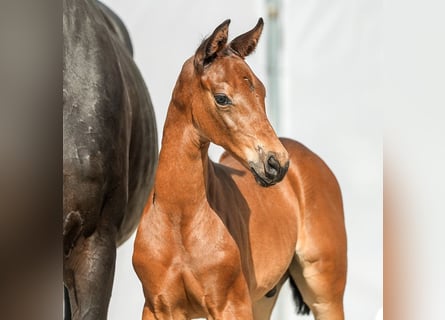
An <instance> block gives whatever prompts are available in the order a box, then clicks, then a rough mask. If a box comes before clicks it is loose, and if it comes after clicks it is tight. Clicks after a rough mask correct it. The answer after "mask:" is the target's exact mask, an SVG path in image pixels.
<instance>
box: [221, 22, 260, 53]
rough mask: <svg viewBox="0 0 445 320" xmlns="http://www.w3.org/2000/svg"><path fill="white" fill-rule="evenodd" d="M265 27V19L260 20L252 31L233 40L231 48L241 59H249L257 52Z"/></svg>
mask: <svg viewBox="0 0 445 320" xmlns="http://www.w3.org/2000/svg"><path fill="white" fill-rule="evenodd" d="M263 26H264V21H263V18H259V19H258V23H257V24H256V26H255V27H254V28H253V29H252V30H250V31H247V32H246V33H244V34H242V35H240V36H238V37H236V38H235V39H233V40H232V42H230V44H229V47H230V48H231V49H232V50H234V51H235V52H236V53H237V54H239V55H240V56H241V58H245V57H247V56H248V55H249V54H251V53H252V52H253V51H254V50H255V48H256V45H257V43H258V40H259V39H260V36H261V32H262V31H263Z"/></svg>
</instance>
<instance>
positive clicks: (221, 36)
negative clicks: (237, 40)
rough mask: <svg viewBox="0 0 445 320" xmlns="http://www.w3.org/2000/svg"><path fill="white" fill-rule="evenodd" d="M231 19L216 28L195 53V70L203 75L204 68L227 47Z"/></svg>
mask: <svg viewBox="0 0 445 320" xmlns="http://www.w3.org/2000/svg"><path fill="white" fill-rule="evenodd" d="M229 24H230V19H227V20H226V21H224V22H223V23H221V24H220V25H219V26H218V27H216V29H215V31H213V33H212V34H211V36H210V37H208V38H207V39H205V40H204V41H203V42H202V43H201V45H200V46H199V48H198V50H196V53H195V60H194V63H195V68H196V69H197V70H198V72H199V73H201V72H202V71H203V70H204V67H205V66H206V65H208V64H210V63H212V61H213V60H214V59H215V58H216V56H217V54H218V52H219V51H220V50H221V49H223V48H224V47H225V46H226V43H227V37H228V34H229Z"/></svg>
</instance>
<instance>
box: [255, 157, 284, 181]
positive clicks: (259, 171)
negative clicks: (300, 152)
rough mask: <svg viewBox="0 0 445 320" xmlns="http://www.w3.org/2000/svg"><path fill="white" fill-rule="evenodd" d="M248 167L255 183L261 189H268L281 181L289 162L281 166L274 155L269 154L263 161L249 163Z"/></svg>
mask: <svg viewBox="0 0 445 320" xmlns="http://www.w3.org/2000/svg"><path fill="white" fill-rule="evenodd" d="M249 166H250V171H252V174H253V176H254V177H255V180H256V182H257V183H258V184H259V185H261V186H263V187H269V186H272V185H274V184H276V183H278V182H280V181H281V180H283V178H284V176H285V175H286V173H287V169H288V168H289V161H288V160H287V161H286V162H285V163H284V165H281V164H280V162H279V161H278V159H277V158H276V156H275V154H273V153H269V154H268V155H267V156H266V158H265V159H264V161H259V162H258V163H254V162H250V163H249Z"/></svg>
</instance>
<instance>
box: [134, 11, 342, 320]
mask: <svg viewBox="0 0 445 320" xmlns="http://www.w3.org/2000/svg"><path fill="white" fill-rule="evenodd" d="M228 26H229V20H227V21H225V22H224V23H222V24H221V25H220V26H218V27H217V28H216V29H215V31H214V32H213V34H212V35H211V36H210V37H208V38H207V39H205V40H204V41H203V42H202V44H201V45H200V47H199V48H198V50H197V51H196V53H195V55H194V56H193V57H191V58H190V59H188V60H187V61H186V62H185V64H184V66H183V68H182V71H181V73H180V75H179V78H178V81H177V83H176V86H175V88H174V91H173V95H172V100H171V102H170V106H169V109H168V114H167V119H166V122H165V126H164V133H163V140H162V147H161V152H160V158H159V166H158V169H157V174H156V178H155V187H154V192H153V193H152V195H151V197H150V199H149V201H148V203H147V206H146V208H145V212H144V214H143V217H142V220H141V222H140V225H139V229H138V232H137V236H136V240H135V245H134V255H133V264H134V268H135V270H136V273H137V275H138V277H139V279H140V280H141V282H142V286H143V290H144V295H145V305H144V309H143V319H144V320H149V319H174V320H179V319H191V318H198V317H205V318H208V319H224V320H225V319H243V320H248V319H269V317H270V313H271V311H272V308H273V305H274V303H275V300H276V296H277V294H276V292H277V291H278V290H276V288H277V287H278V289H279V287H281V285H282V283H283V281H284V280H285V279H286V278H287V277H289V276H290V277H291V278H292V280H293V281H292V283H294V284H295V283H296V285H297V286H298V288H299V290H300V292H301V295H302V297H303V299H304V302H305V303H306V304H307V305H308V306H309V307H310V309H311V310H312V311H313V313H314V315H315V318H316V319H317V320H325V319H331V320H333V319H343V318H344V316H343V302H342V300H343V291H344V287H345V278H346V235H345V228H344V219H343V209H342V199H341V194H340V189H339V186H338V184H337V181H336V179H335V177H334V176H333V174H332V173H331V171H330V170H329V169H328V168H327V166H326V165H325V164H324V162H323V161H322V160H320V158H318V157H317V156H316V155H315V154H314V153H312V152H311V151H309V150H308V149H307V148H306V147H304V146H303V145H301V144H300V143H298V142H295V141H292V140H289V139H281V140H279V139H278V138H277V136H276V134H275V132H274V131H273V129H272V127H271V125H270V123H269V121H268V120H267V117H266V113H265V103H264V99H265V88H264V86H263V84H262V83H261V81H260V80H259V79H258V78H257V77H256V76H255V74H254V73H253V72H252V70H251V69H250V68H249V67H248V65H247V64H246V63H245V61H244V58H245V57H246V56H247V55H249V54H250V53H251V52H252V51H253V50H254V49H255V47H256V44H257V42H258V39H259V37H260V34H261V31H262V28H263V21H262V19H260V20H259V21H258V24H257V25H256V26H255V27H254V28H253V29H252V30H250V31H249V32H247V33H245V34H243V35H241V36H239V37H237V38H235V39H234V40H233V41H232V42H230V43H229V44H227V35H228ZM210 142H213V143H215V144H218V145H220V146H222V147H224V148H225V150H226V151H227V152H228V153H225V154H224V155H223V156H222V159H221V163H220V164H216V163H213V162H212V161H210V160H209V158H208V155H207V151H208V147H209V143H210ZM286 173H287V175H286ZM280 181H281V182H280ZM266 187H267V188H266ZM297 293H299V292H297ZM297 295H298V294H297ZM300 310H303V311H304V305H301V306H300Z"/></svg>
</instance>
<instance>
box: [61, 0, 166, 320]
mask: <svg viewBox="0 0 445 320" xmlns="http://www.w3.org/2000/svg"><path fill="white" fill-rule="evenodd" d="M63 36H64V52H63V54H64V60H63V249H64V284H65V287H66V292H68V294H67V297H68V296H69V299H66V304H65V307H66V310H67V311H68V312H67V313H66V317H71V316H72V317H73V318H74V319H95V320H97V319H106V316H107V309H108V303H109V299H110V296H111V288H112V285H113V276H114V265H115V257H116V248H117V246H119V245H120V244H121V243H123V242H124V241H125V240H126V239H128V237H129V236H130V235H131V233H132V232H133V231H134V229H135V228H136V226H137V224H138V222H139V218H140V215H141V213H142V210H143V207H144V205H145V202H146V200H147V198H148V194H149V192H150V190H151V188H152V184H153V176H154V171H155V168H156V164H157V153H158V145H157V131H156V121H155V115H154V111H153V107H152V103H151V100H150V96H149V94H148V91H147V88H146V86H145V83H144V81H143V78H142V76H141V74H140V73H139V71H138V68H137V67H136V65H135V63H134V61H133V57H132V47H131V41H130V38H129V36H128V32H127V30H126V29H125V26H124V25H123V23H122V21H121V20H120V19H119V18H118V17H117V15H116V14H114V13H113V12H112V11H111V10H110V9H109V8H107V7H106V6H104V5H103V4H101V3H99V2H97V1H94V0H63ZM69 309H71V314H70V312H69Z"/></svg>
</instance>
